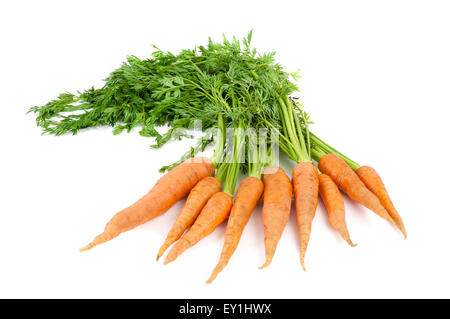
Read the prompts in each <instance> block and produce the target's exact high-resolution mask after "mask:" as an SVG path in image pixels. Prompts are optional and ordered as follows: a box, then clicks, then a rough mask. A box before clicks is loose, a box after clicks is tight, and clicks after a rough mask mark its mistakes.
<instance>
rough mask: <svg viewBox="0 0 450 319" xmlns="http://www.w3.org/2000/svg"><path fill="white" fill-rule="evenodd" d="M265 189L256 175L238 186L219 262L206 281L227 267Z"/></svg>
mask: <svg viewBox="0 0 450 319" xmlns="http://www.w3.org/2000/svg"><path fill="white" fill-rule="evenodd" d="M263 189H264V184H263V182H262V181H261V180H260V179H259V178H256V177H252V176H249V177H246V178H245V179H244V180H243V181H242V182H241V183H240V184H239V187H238V190H237V192H236V197H235V200H234V204H233V207H232V208H231V213H230V217H229V218H228V222H227V228H226V230H225V242H224V244H223V248H222V253H221V254H220V259H219V262H218V263H217V265H216V267H215V268H214V270H213V272H212V274H211V277H210V278H209V279H208V281H207V282H206V283H207V284H209V283H211V282H212V281H213V280H214V279H215V278H216V277H217V275H218V274H219V273H220V272H221V271H222V270H223V269H224V268H225V266H226V265H227V264H228V262H229V261H230V258H231V256H232V255H233V253H234V251H235V250H236V248H237V245H238V243H239V240H240V238H241V235H242V232H243V231H244V227H245V225H247V222H248V220H249V219H250V215H251V214H252V212H253V210H254V209H255V206H256V204H257V203H258V201H259V199H260V197H261V195H262V192H263Z"/></svg>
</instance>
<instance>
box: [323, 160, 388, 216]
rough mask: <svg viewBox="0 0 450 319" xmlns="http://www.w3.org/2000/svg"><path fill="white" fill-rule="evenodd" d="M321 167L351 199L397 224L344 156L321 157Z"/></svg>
mask: <svg viewBox="0 0 450 319" xmlns="http://www.w3.org/2000/svg"><path fill="white" fill-rule="evenodd" d="M319 169H320V170H321V171H322V172H324V173H325V174H327V175H328V176H330V177H331V179H332V180H333V181H334V182H335V183H336V184H337V185H338V186H339V188H340V189H341V190H343V191H344V192H345V193H346V194H347V195H348V196H350V198H351V199H353V200H354V201H356V202H358V203H360V204H362V205H364V206H365V207H367V208H369V209H370V210H372V211H373V212H374V213H376V214H377V215H379V216H380V217H382V218H384V219H385V220H387V221H388V222H390V223H392V224H393V225H395V224H394V221H393V220H392V218H391V216H389V213H388V212H387V211H386V209H385V208H384V207H383V205H382V204H381V202H380V201H379V199H378V198H377V197H376V196H375V195H374V194H373V193H372V192H371V191H370V190H369V189H368V188H367V187H366V186H365V185H364V183H363V182H362V181H361V180H360V179H359V177H358V175H356V173H355V172H354V171H353V170H352V169H351V168H350V166H348V165H347V163H345V161H344V160H343V159H342V158H340V157H339V156H337V155H335V154H327V155H324V156H322V157H321V158H320V161H319Z"/></svg>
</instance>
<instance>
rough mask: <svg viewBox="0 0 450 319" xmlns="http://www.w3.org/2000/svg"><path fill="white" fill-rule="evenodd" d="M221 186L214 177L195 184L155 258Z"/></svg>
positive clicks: (195, 216)
mask: <svg viewBox="0 0 450 319" xmlns="http://www.w3.org/2000/svg"><path fill="white" fill-rule="evenodd" d="M220 188H221V184H220V181H219V180H218V179H217V178H215V177H210V176H209V177H205V178H204V179H202V180H201V181H200V182H198V183H197V185H195V187H194V188H193V189H192V190H191V192H190V193H189V196H188V198H187V200H186V203H185V205H184V207H183V209H182V210H181V212H180V214H179V215H178V217H177V219H176V220H175V222H174V223H173V226H172V227H171V229H170V231H169V233H168V235H167V237H166V239H165V240H164V243H163V244H162V246H161V248H160V249H159V251H158V255H157V256H156V260H159V258H160V257H161V256H162V255H163V254H164V252H165V251H166V249H167V248H169V247H170V245H172V244H173V243H174V242H176V241H177V240H178V239H180V237H181V236H182V235H183V233H184V232H185V231H186V229H188V228H189V227H190V226H191V225H192V224H193V223H194V221H195V219H196V218H197V216H198V215H199V213H200V211H201V210H202V208H203V207H204V206H205V205H206V203H207V201H208V200H209V199H210V198H211V196H213V195H214V194H215V193H217V192H219V191H220Z"/></svg>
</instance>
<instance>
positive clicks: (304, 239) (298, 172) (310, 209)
mask: <svg viewBox="0 0 450 319" xmlns="http://www.w3.org/2000/svg"><path fill="white" fill-rule="evenodd" d="M292 182H293V184H294V195H295V211H296V214H297V223H298V231H299V237H300V262H301V264H302V267H303V270H305V271H306V268H305V254H306V249H307V247H308V242H309V238H310V236H311V225H312V221H313V219H314V216H315V214H316V209H317V203H318V197H319V172H318V171H317V168H316V167H315V166H314V165H313V164H312V163H308V162H301V163H299V164H297V165H296V166H295V167H294V171H293V172H292Z"/></svg>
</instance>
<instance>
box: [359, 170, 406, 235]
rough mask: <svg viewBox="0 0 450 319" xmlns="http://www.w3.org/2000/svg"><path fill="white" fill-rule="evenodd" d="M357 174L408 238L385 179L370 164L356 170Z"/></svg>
mask: <svg viewBox="0 0 450 319" xmlns="http://www.w3.org/2000/svg"><path fill="white" fill-rule="evenodd" d="M356 174H357V175H358V176H359V178H360V179H361V180H362V181H363V183H364V184H365V185H366V187H367V188H368V189H369V190H370V191H371V192H372V193H374V194H375V196H377V197H378V199H379V200H380V202H381V204H382V205H383V207H384V208H386V210H387V212H388V213H389V215H390V216H391V217H392V219H393V220H394V223H395V226H397V228H398V229H399V230H400V231H401V232H402V234H403V236H404V238H405V239H406V237H407V235H406V229H405V226H404V224H403V221H402V218H401V217H400V214H399V213H398V211H397V209H396V208H395V206H394V203H393V202H392V200H391V198H390V196H389V194H388V192H387V189H386V187H385V186H384V183H383V180H382V179H381V177H380V176H379V175H378V173H377V172H376V171H375V169H373V168H372V167H370V166H361V167H360V168H358V169H357V170H356Z"/></svg>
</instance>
